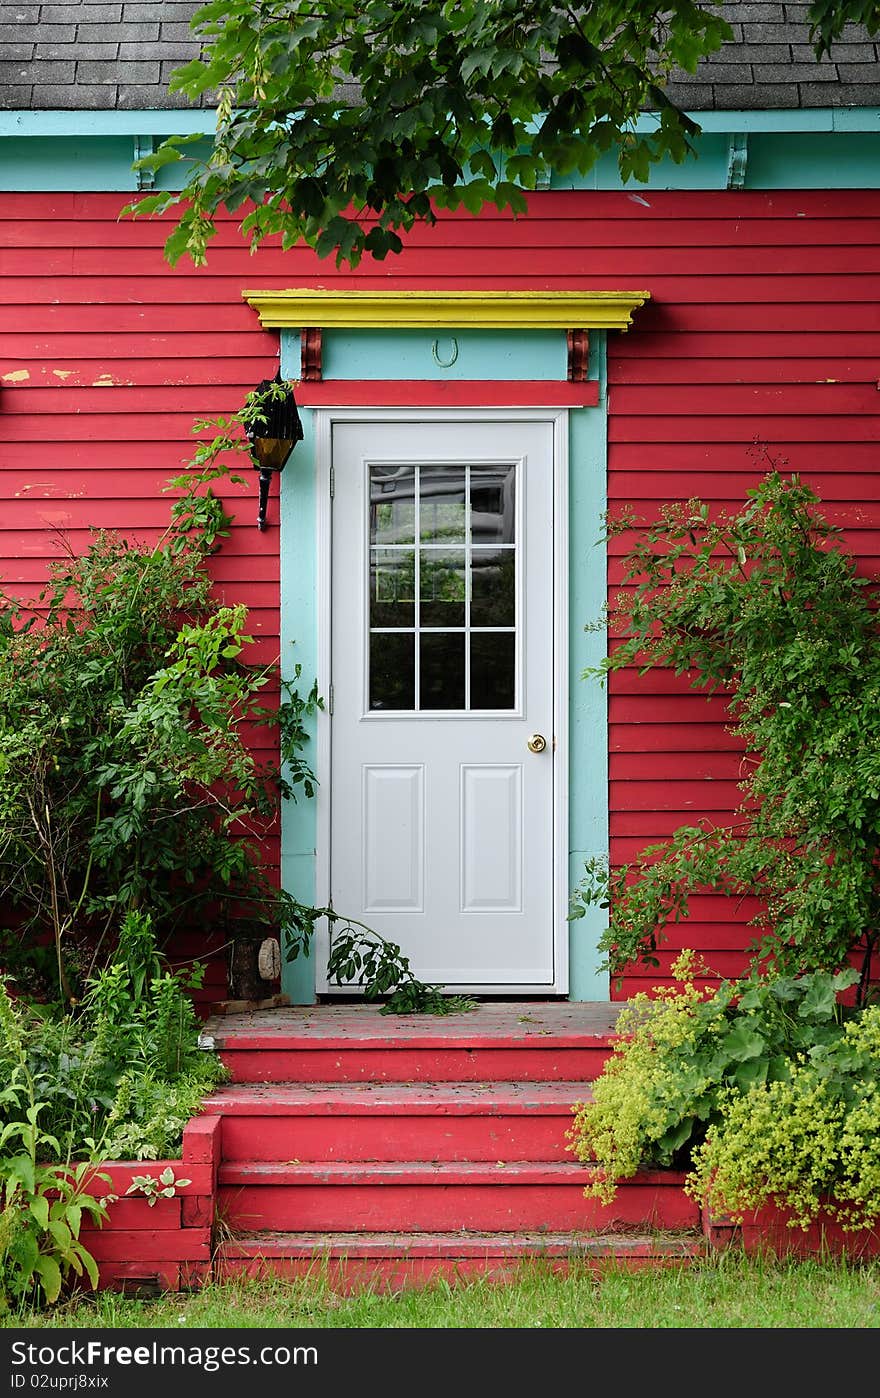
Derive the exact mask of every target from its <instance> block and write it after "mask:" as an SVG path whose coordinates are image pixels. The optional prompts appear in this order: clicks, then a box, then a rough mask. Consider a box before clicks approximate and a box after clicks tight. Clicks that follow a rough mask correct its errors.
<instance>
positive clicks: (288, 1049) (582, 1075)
mask: <svg viewBox="0 0 880 1398" xmlns="http://www.w3.org/2000/svg"><path fill="white" fill-rule="evenodd" d="M620 1008H621V1007H620V1005H619V1004H616V1005H612V1004H609V1003H605V1002H596V1003H594V1004H578V1003H575V1002H568V1001H542V1002H540V1003H539V1004H537V1005H533V1004H531V1003H529V1002H524V1003H522V1004H519V1005H518V1004H512V1005H511V1004H509V1003H500V1004H491V1003H487V1004H482V1005H480V1006H479V1008H478V1009H477V1010H476V1011H473V1012H471V1013H468V1014H462V1015H455V1016H451V1017H449V1018H446V1017H443V1016H431V1015H393V1016H392V1015H389V1016H383V1015H382V1013H381V1010H380V1008H379V1007H377V1006H375V1005H363V1004H357V1005H319V1006H312V1007H307V1006H290V1007H287V1008H285V1009H275V1010H271V1011H268V1012H262V1014H261V1013H260V1012H255V1013H252V1014H246V1015H236V1016H230V1017H229V1019H228V1020H226V1021H224V1019H223V1017H219V1016H218V1017H215V1018H214V1019H212V1020H211V1021H210V1022H209V1023H208V1024H207V1025H206V1027H205V1030H204V1032H203V1034H202V1039H201V1044H202V1047H203V1048H205V1049H208V1050H215V1051H216V1052H217V1053H219V1055H220V1057H221V1058H222V1059H223V1062H224V1063H225V1064H226V1065H227V1067H228V1068H229V1069H230V1072H231V1073H232V1077H233V1080H234V1081H236V1082H290V1081H294V1082H367V1081H371V1082H410V1083H411V1082H547V1081H553V1080H556V1081H567V1082H575V1081H580V1082H590V1081H592V1080H593V1079H594V1078H596V1077H597V1076H598V1075H599V1073H600V1072H601V1070H602V1065H603V1064H604V1062H605V1060H606V1058H607V1057H608V1055H609V1053H610V1051H611V1047H612V1044H613V1042H614V1040H613V1030H614V1024H615V1022H616V1019H617V1015H618V1014H619V1012H620Z"/></svg>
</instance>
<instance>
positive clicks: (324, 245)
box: [131, 0, 880, 266]
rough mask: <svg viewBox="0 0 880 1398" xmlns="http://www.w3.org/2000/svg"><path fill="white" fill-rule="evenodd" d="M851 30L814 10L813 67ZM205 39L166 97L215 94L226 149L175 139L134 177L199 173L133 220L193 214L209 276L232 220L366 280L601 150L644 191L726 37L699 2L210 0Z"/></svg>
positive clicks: (874, 8)
mask: <svg viewBox="0 0 880 1398" xmlns="http://www.w3.org/2000/svg"><path fill="white" fill-rule="evenodd" d="M848 22H853V23H858V24H862V25H864V26H865V28H866V29H867V31H868V33H870V34H874V33H876V32H877V31H878V29H880V3H877V0H814V3H812V4H811V5H810V8H809V25H810V31H809V32H810V39H811V42H812V43H813V45H814V49H815V52H816V55H817V57H821V55H822V54H824V53H826V52H827V51H828V48H829V46H830V44H831V43H832V42H833V40H834V39H836V38H838V37H839V35H840V34H841V32H842V30H843V27H844V25H845V24H846V23H848ZM192 27H193V30H194V32H195V33H196V34H197V35H198V37H199V38H200V39H201V40H202V43H203V52H204V56H203V57H202V58H198V59H195V60H193V62H191V63H189V64H187V65H186V66H185V67H182V68H180V69H178V70H177V72H176V73H175V74H174V75H173V77H172V80H171V84H170V89H171V91H177V92H182V93H184V94H185V95H186V96H187V97H188V98H190V99H192V100H193V101H198V100H199V99H200V98H201V97H202V96H203V95H204V94H205V93H215V92H216V94H217V116H216V127H217V129H216V136H215V139H214V144H213V148H212V150H211V152H210V154H209V155H207V156H206V157H205V158H204V159H202V158H200V157H199V156H197V155H194V154H193V144H192V143H193V141H194V140H195V139H197V138H194V137H192V136H190V137H177V136H173V137H170V138H169V139H168V140H166V141H165V142H164V143H163V144H162V145H161V146H160V147H159V150H158V151H157V152H156V153H155V155H153V156H152V157H149V158H148V160H147V161H145V162H141V164H146V165H148V166H150V167H152V168H158V167H160V166H162V165H165V164H168V163H171V162H177V161H180V160H182V159H184V158H188V159H189V160H190V161H191V164H190V165H189V167H188V174H187V177H186V180H185V183H184V185H183V187H182V189H181V190H180V191H179V192H172V191H163V192H161V193H157V194H151V195H148V196H146V197H145V198H143V199H141V200H139V201H138V202H137V203H136V204H134V205H132V206H131V208H132V210H133V211H135V212H137V213H155V212H161V211H164V210H166V209H168V208H170V207H172V206H175V205H178V204H180V205H181V206H182V213H181V216H180V218H179V220H178V222H177V224H176V226H175V229H174V231H173V233H172V234H171V236H170V238H169V239H168V241H167V243H166V254H167V256H168V258H169V260H170V261H172V262H176V261H177V260H178V259H179V258H180V257H181V256H182V255H183V254H184V253H186V254H188V255H189V257H190V258H191V259H192V261H193V262H194V263H196V264H197V265H198V264H201V263H203V262H204V261H205V260H206V249H207V244H208V241H209V239H210V237H211V236H212V235H213V233H214V231H215V229H214V220H215V217H216V215H217V213H218V211H219V210H220V209H221V207H223V206H226V207H227V208H228V209H229V210H231V211H232V212H239V211H241V214H242V229H243V231H244V232H245V234H246V235H247V236H248V238H249V239H250V242H251V245H252V247H256V246H258V245H259V244H260V242H262V240H263V239H264V238H266V237H267V236H269V235H271V234H280V235H281V237H282V240H283V244H284V246H285V247H290V246H292V245H293V244H294V243H297V242H304V243H306V244H308V245H309V246H311V247H313V248H315V249H316V251H317V252H318V254H319V256H322V257H323V256H328V255H330V254H335V257H336V261H337V264H342V263H348V264H350V265H352V266H355V265H357V263H358V262H359V261H360V259H361V257H362V256H363V255H364V253H368V254H369V255H371V256H372V257H374V258H379V259H381V258H384V257H385V256H387V254H388V253H389V252H399V251H400V249H401V246H402V244H401V240H400V236H399V231H406V230H408V229H409V228H411V227H412V226H413V225H414V224H415V223H417V222H420V221H422V222H426V223H429V224H430V223H433V222H434V221H435V219H436V211H437V210H439V209H454V208H457V207H458V206H459V205H462V204H463V205H464V206H465V208H467V209H469V210H471V211H472V212H476V211H477V210H478V209H480V208H481V207H482V206H483V205H484V204H486V203H492V204H495V205H497V206H498V207H499V208H507V207H509V208H511V209H512V210H513V211H514V212H522V211H523V210H524V209H525V208H526V196H525V193H524V191H526V190H530V189H534V188H535V187H536V186H537V185H538V184H539V182H540V181H541V180H542V178H544V177H546V176H547V175H549V173H550V172H551V171H555V172H556V173H558V174H561V175H566V174H572V173H577V174H579V175H583V174H586V173H587V171H589V170H590V169H591V168H592V166H593V165H594V164H595V163H596V161H597V160H598V159H599V157H600V156H601V155H603V154H604V153H606V152H614V154H615V155H616V158H617V163H618V167H619V170H620V174H621V177H622V179H623V180H629V179H633V178H634V179H638V180H646V179H647V178H648V175H649V172H650V167H651V165H652V163H653V162H655V161H657V160H660V159H662V158H664V157H670V158H671V159H673V160H675V161H678V162H681V161H683V160H684V159H685V158H686V157H687V155H688V154H689V152H692V150H693V138H694V136H695V135H697V134H698V133H699V126H698V125H697V124H696V123H695V122H694V121H693V120H691V119H690V118H689V117H688V116H687V114H686V113H685V112H683V111H681V110H680V109H679V108H678V107H677V106H675V104H674V103H672V102H671V101H670V100H669V99H668V98H667V96H666V94H665V92H664V84H665V83H666V82H667V80H668V78H669V77H670V75H671V74H673V73H674V72H675V71H676V70H683V71H685V72H687V73H693V72H694V71H695V69H696V67H697V64H698V63H699V61H700V60H701V59H702V58H704V57H706V56H707V55H708V54H711V53H713V52H715V51H716V50H717V49H718V48H720V46H721V45H722V43H723V42H724V41H725V40H727V39H730V38H731V37H732V30H731V28H730V26H729V25H728V24H727V22H726V21H725V20H724V19H723V18H722V16H721V15H720V13H719V7H718V6H717V5H700V4H694V3H692V0H667V3H666V4H665V5H664V6H663V7H662V8H658V7H657V6H656V5H652V4H646V3H642V0H604V2H603V3H595V4H556V3H552V2H551V0H434V2H433V3H432V2H431V0H211V3H209V4H207V5H204V6H203V7H202V8H201V9H199V10H198V11H197V12H196V14H195V16H194V18H193V21H192ZM648 113H649V114H650V115H649V117H648V119H647V120H646V121H643V122H640V123H639V124H638V125H637V118H638V117H639V116H640V115H641V114H648Z"/></svg>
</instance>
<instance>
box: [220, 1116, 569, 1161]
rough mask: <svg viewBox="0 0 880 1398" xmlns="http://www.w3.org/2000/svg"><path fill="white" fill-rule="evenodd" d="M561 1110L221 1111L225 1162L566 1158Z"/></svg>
mask: <svg viewBox="0 0 880 1398" xmlns="http://www.w3.org/2000/svg"><path fill="white" fill-rule="evenodd" d="M571 1124H572V1114H571V1113H570V1112H569V1113H567V1114H566V1115H565V1116H531V1117H529V1116H509V1117H503V1116H463V1117H451V1116H448V1115H445V1114H444V1115H437V1116H421V1117H406V1116H397V1115H395V1116H351V1117H303V1116H283V1117H282V1116H277V1117H251V1116H235V1117H225V1118H224V1120H223V1159H224V1160H225V1161H230V1162H232V1161H238V1160H263V1161H291V1160H303V1161H333V1160H352V1161H366V1160H387V1159H388V1158H389V1155H390V1156H391V1157H392V1158H393V1159H394V1160H398V1161H415V1160H443V1161H467V1160H479V1161H493V1162H495V1161H499V1160H537V1161H545V1160H561V1161H565V1160H567V1161H571V1160H572V1155H571V1152H570V1151H567V1150H566V1144H567V1142H566V1138H565V1132H566V1131H567V1130H568V1129H569V1127H570V1126H571Z"/></svg>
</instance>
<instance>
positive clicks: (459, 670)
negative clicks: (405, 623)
mask: <svg viewBox="0 0 880 1398" xmlns="http://www.w3.org/2000/svg"><path fill="white" fill-rule="evenodd" d="M419 647H420V652H421V655H420V664H419V683H420V685H421V700H420V708H422V709H463V708H464V635H463V633H461V632H459V634H458V635H455V634H452V635H449V634H446V635H433V636H432V635H425V634H422V635H421V636H420V637H419Z"/></svg>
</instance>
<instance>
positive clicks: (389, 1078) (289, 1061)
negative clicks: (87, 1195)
mask: <svg viewBox="0 0 880 1398" xmlns="http://www.w3.org/2000/svg"><path fill="white" fill-rule="evenodd" d="M608 1054H609V1050H608V1049H607V1048H603V1047H596V1048H588V1047H584V1048H557V1049H554V1048H553V1047H552V1046H551V1047H548V1048H546V1049H539V1048H532V1047H529V1048H501V1049H495V1048H482V1047H480V1048H473V1049H467V1048H443V1047H438V1048H436V1049H428V1048H416V1049H407V1048H391V1049H385V1048H368V1047H364V1046H363V1045H357V1044H353V1045H351V1046H350V1047H349V1046H346V1047H345V1048H334V1049H316V1048H312V1047H308V1048H306V1049H303V1048H299V1047H298V1048H295V1049H280V1048H279V1049H226V1048H224V1049H222V1050H221V1052H220V1057H221V1058H222V1060H223V1062H224V1063H225V1064H226V1066H227V1068H229V1070H230V1072H231V1074H232V1081H233V1082H553V1081H563V1082H593V1081H595V1079H596V1078H597V1077H598V1076H599V1074H600V1073H601V1071H602V1066H603V1064H604V1063H605V1061H606V1059H607V1058H608Z"/></svg>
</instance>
